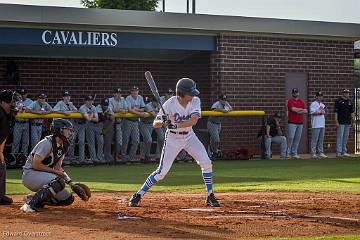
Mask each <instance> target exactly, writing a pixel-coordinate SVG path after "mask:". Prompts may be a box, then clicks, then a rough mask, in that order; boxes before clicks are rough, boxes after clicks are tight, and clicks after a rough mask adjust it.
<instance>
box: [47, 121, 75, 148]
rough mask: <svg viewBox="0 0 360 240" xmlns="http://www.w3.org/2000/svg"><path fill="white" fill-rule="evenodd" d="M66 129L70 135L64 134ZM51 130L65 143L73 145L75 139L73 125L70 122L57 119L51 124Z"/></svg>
mask: <svg viewBox="0 0 360 240" xmlns="http://www.w3.org/2000/svg"><path fill="white" fill-rule="evenodd" d="M65 129H68V130H69V133H68V134H66V133H65V132H64V130H65ZM50 130H51V132H52V134H53V135H54V136H55V137H59V138H61V140H63V141H64V142H65V143H67V144H71V142H72V141H73V138H74V132H73V125H72V123H71V122H70V121H69V120H66V119H62V118H56V119H54V121H53V122H52V124H51V127H50Z"/></svg>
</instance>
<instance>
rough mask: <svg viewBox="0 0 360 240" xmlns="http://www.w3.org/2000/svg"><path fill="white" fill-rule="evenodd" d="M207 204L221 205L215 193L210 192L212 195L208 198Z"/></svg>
mask: <svg viewBox="0 0 360 240" xmlns="http://www.w3.org/2000/svg"><path fill="white" fill-rule="evenodd" d="M206 205H207V206H212V207H220V203H219V201H218V200H217V199H216V197H215V195H214V193H210V195H208V196H207V198H206Z"/></svg>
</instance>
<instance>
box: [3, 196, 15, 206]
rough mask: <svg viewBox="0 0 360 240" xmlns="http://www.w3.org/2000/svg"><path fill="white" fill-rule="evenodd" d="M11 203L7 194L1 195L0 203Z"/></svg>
mask: <svg viewBox="0 0 360 240" xmlns="http://www.w3.org/2000/svg"><path fill="white" fill-rule="evenodd" d="M12 203H13V200H12V199H11V198H9V197H8V196H5V195H4V196H2V197H0V205H10V204H12Z"/></svg>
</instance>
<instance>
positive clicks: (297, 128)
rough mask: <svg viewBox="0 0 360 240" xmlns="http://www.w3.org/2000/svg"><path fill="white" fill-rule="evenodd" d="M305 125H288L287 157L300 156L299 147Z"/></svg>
mask: <svg viewBox="0 0 360 240" xmlns="http://www.w3.org/2000/svg"><path fill="white" fill-rule="evenodd" d="M302 129H303V124H293V123H289V124H288V144H287V155H288V156H294V155H297V154H298V147H299V143H300V139H301V133H302Z"/></svg>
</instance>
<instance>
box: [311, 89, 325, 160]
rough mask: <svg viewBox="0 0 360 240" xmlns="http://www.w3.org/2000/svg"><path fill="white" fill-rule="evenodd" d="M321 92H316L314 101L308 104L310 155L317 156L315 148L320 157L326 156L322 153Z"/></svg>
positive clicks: (323, 126) (323, 121) (322, 109)
mask: <svg viewBox="0 0 360 240" xmlns="http://www.w3.org/2000/svg"><path fill="white" fill-rule="evenodd" d="M322 99H323V93H322V92H321V91H319V92H317V93H316V95H315V101H313V102H312V103H311V105H310V115H311V128H312V134H311V157H312V158H313V159H316V158H317V155H316V149H317V150H318V152H319V157H320V158H327V156H326V155H325V154H324V135H325V104H324V103H323V102H322Z"/></svg>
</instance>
